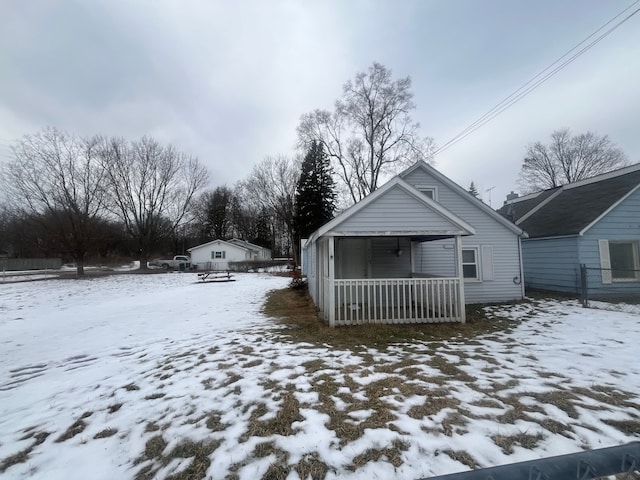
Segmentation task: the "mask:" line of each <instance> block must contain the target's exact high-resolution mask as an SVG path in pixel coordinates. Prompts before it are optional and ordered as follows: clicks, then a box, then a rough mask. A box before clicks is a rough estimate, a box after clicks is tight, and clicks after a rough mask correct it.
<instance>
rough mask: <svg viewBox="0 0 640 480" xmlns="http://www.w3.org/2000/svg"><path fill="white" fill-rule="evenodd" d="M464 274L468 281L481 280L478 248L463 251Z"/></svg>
mask: <svg viewBox="0 0 640 480" xmlns="http://www.w3.org/2000/svg"><path fill="white" fill-rule="evenodd" d="M462 274H463V276H464V278H465V279H466V280H480V275H479V268H478V249H477V248H463V249H462Z"/></svg>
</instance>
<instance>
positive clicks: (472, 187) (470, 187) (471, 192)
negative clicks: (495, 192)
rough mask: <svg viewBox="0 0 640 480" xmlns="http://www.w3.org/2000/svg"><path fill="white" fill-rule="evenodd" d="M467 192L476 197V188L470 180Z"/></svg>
mask: <svg viewBox="0 0 640 480" xmlns="http://www.w3.org/2000/svg"><path fill="white" fill-rule="evenodd" d="M469 193H470V194H471V195H473V196H474V197H476V198H478V189H477V188H476V184H475V183H473V182H471V185H469Z"/></svg>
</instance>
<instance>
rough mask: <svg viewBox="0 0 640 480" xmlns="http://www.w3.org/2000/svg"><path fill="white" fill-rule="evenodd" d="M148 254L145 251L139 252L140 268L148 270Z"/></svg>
mask: <svg viewBox="0 0 640 480" xmlns="http://www.w3.org/2000/svg"><path fill="white" fill-rule="evenodd" d="M148 262H149V254H147V252H145V251H141V252H140V270H149V266H148Z"/></svg>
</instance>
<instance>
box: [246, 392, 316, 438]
mask: <svg viewBox="0 0 640 480" xmlns="http://www.w3.org/2000/svg"><path fill="white" fill-rule="evenodd" d="M260 405H262V408H260V407H258V408H256V409H255V410H254V411H253V412H251V415H250V417H249V425H248V428H247V430H246V431H245V432H244V433H243V434H242V435H241V436H240V441H242V442H246V441H247V440H248V439H249V438H251V437H267V436H270V435H283V436H287V435H294V434H295V433H296V432H297V430H295V429H294V428H293V427H292V424H293V423H294V422H299V421H302V420H304V418H303V417H302V415H300V404H299V402H298V400H297V399H296V397H295V395H294V394H293V393H292V392H285V393H284V394H283V396H282V401H281V402H280V407H279V410H278V412H277V413H276V415H275V417H274V418H271V419H268V420H259V418H260V417H262V416H263V415H264V414H265V413H267V409H266V406H264V404H260Z"/></svg>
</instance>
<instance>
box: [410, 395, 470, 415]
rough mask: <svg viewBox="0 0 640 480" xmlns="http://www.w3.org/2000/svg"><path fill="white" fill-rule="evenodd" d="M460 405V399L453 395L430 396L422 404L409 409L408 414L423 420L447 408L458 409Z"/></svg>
mask: <svg viewBox="0 0 640 480" xmlns="http://www.w3.org/2000/svg"><path fill="white" fill-rule="evenodd" d="M459 405H460V400H458V399H457V398H452V397H447V396H443V397H438V396H430V397H429V396H428V397H427V400H425V402H424V403H423V404H422V405H414V406H413V407H411V408H410V409H409V411H408V412H407V415H409V416H410V417H411V418H414V419H416V420H421V419H423V418H424V417H429V416H431V415H436V414H437V413H439V412H440V410H443V409H445V408H451V409H456V408H458V406H459Z"/></svg>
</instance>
